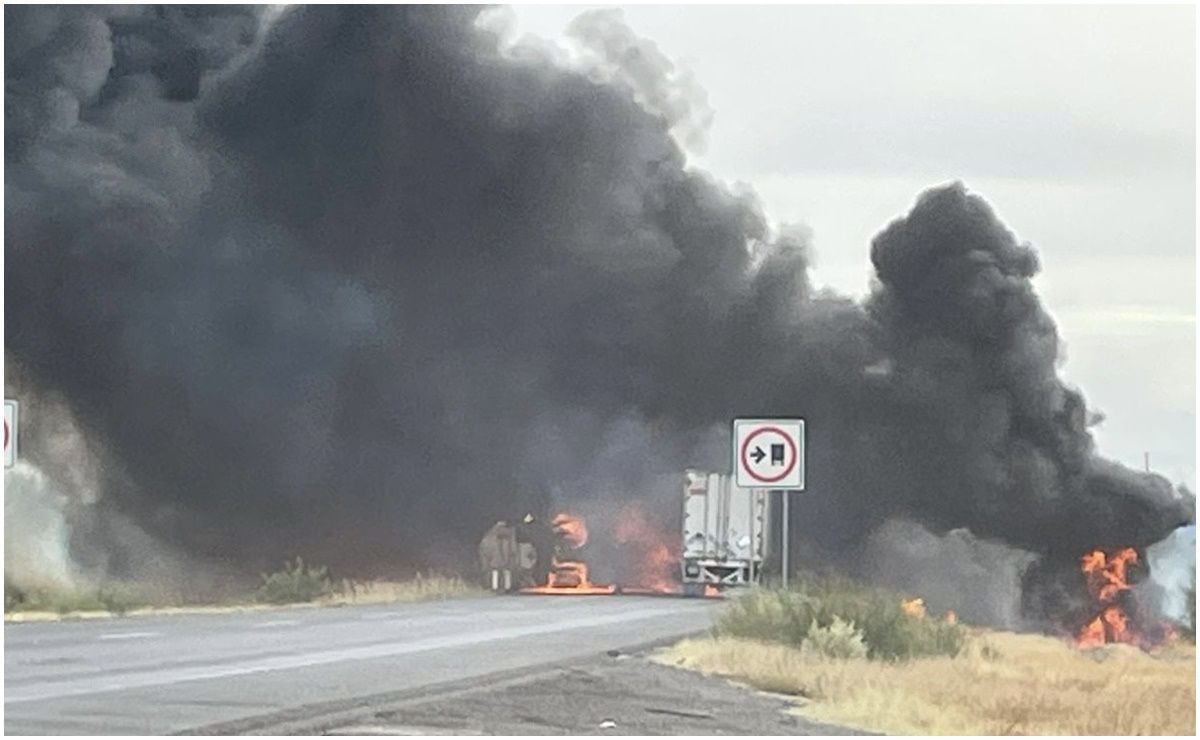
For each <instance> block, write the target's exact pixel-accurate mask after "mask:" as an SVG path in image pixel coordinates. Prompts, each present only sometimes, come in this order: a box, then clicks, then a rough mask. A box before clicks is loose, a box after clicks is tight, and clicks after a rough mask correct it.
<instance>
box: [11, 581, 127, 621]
mask: <svg viewBox="0 0 1200 740" xmlns="http://www.w3.org/2000/svg"><path fill="white" fill-rule="evenodd" d="M142 604H143V600H142V599H140V598H138V597H137V595H136V594H135V593H134V592H132V591H130V590H129V589H127V588H125V587H123V586H120V585H117V584H110V585H106V586H103V587H100V588H97V589H94V590H93V589H90V588H89V589H82V588H69V587H61V588H58V587H46V588H24V587H21V586H17V585H16V584H13V583H11V582H9V581H8V580H7V579H6V580H5V582H4V611H6V612H15V611H37V612H55V613H57V614H70V613H72V612H112V613H113V614H124V613H125V612H127V611H129V610H131V609H133V608H135V607H138V606H141V605H142Z"/></svg>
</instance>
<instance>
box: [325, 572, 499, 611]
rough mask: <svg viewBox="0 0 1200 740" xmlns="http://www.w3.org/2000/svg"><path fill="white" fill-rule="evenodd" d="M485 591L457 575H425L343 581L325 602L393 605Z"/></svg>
mask: <svg viewBox="0 0 1200 740" xmlns="http://www.w3.org/2000/svg"><path fill="white" fill-rule="evenodd" d="M483 593H485V592H484V590H483V589H482V588H480V587H478V586H476V585H474V584H471V583H468V582H467V581H464V580H463V579H462V578H459V577H458V576H445V575H437V574H430V575H422V574H420V573H418V574H417V575H416V576H414V577H413V578H411V579H409V580H407V581H353V580H349V579H347V580H343V581H341V582H340V583H339V584H338V587H337V589H336V590H335V591H334V592H333V594H331V595H330V596H329V597H328V598H327V599H325V601H326V602H327V603H334V604H392V603H404V602H413V601H437V600H441V599H455V598H461V597H464V596H478V595H480V594H483Z"/></svg>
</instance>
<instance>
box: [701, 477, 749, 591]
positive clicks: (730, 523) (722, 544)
mask: <svg viewBox="0 0 1200 740" xmlns="http://www.w3.org/2000/svg"><path fill="white" fill-rule="evenodd" d="M686 476H687V478H686V482H685V483H684V489H683V548H682V552H683V555H682V558H681V560H682V563H681V567H682V569H683V583H684V587H685V588H688V589H689V590H694V589H697V588H699V589H703V588H704V586H706V585H713V586H742V585H746V584H749V583H756V582H758V580H759V578H760V577H761V573H762V567H763V561H764V560H765V559H766V553H767V548H768V541H769V539H770V531H771V529H770V524H771V523H770V506H769V497H768V496H767V489H765V488H750V489H744V488H738V487H737V486H735V485H734V482H733V478H732V476H729V475H724V474H721V473H706V472H703V471H699V470H688V471H686Z"/></svg>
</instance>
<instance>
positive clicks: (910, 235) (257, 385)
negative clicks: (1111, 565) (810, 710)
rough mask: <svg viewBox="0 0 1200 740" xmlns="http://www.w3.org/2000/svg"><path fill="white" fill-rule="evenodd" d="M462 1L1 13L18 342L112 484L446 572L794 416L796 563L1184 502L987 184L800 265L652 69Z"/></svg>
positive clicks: (321, 547)
mask: <svg viewBox="0 0 1200 740" xmlns="http://www.w3.org/2000/svg"><path fill="white" fill-rule="evenodd" d="M477 13H478V9H475V8H445V7H391V8H385V7H372V8H363V7H354V8H351V7H301V8H296V9H291V10H288V11H286V12H284V13H283V14H282V15H281V16H279V17H278V18H275V17H274V16H269V15H265V14H264V12H263V11H259V10H253V9H242V8H236V7H223V6H205V7H204V8H191V7H169V8H149V7H141V8H135V9H123V8H122V9H116V8H102V9H94V8H83V7H70V8H54V7H14V6H7V7H6V8H5V21H6V26H5V28H6V34H5V42H6V44H5V47H6V48H5V63H6V75H7V77H6V80H5V94H6V103H7V105H6V142H5V143H6V151H5V159H6V163H7V170H6V181H5V184H6V191H5V192H6V195H5V214H6V221H5V238H6V247H5V250H6V251H5V256H6V271H7V273H6V286H7V298H6V305H5V310H6V312H7V317H8V321H7V325H6V335H5V347H6V351H7V356H8V360H7V363H9V366H10V367H12V368H19V369H20V377H22V378H29V379H30V380H29V384H30V387H36V388H37V389H38V390H48V391H53V392H54V393H57V394H61V395H62V396H63V397H64V398H66V399H67V400H68V402H69V405H70V407H71V412H72V413H73V414H74V417H75V419H76V420H77V423H78V425H79V426H80V428H81V429H82V431H83V433H84V434H85V435H86V436H87V437H88V438H89V439H91V440H94V441H95V444H97V445H98V446H99V447H100V448H101V449H102V459H103V461H104V464H103V465H102V466H100V467H101V469H102V471H103V472H102V481H101V488H102V489H103V491H104V495H103V496H102V497H100V499H99V501H98V502H97V503H96V504H94V508H95V509H96V511H97V512H103V511H113V512H119V513H120V514H121V515H122V516H125V517H129V518H131V519H132V520H134V521H136V522H137V523H138V524H139V525H140V526H141V527H143V528H144V529H145V530H146V531H148V532H150V533H152V534H153V535H154V536H156V537H158V538H160V539H161V540H162V541H164V542H167V543H170V544H171V545H173V546H175V547H177V548H179V549H181V550H183V551H186V552H189V553H192V554H193V555H195V556H196V557H198V558H208V559H220V560H224V561H227V562H232V563H241V564H245V565H247V566H250V565H260V564H262V563H263V562H269V561H277V560H278V559H279V558H281V557H283V556H284V555H286V554H290V553H295V552H302V553H303V554H305V555H308V556H310V557H312V558H321V559H323V560H326V561H328V562H333V563H335V564H343V565H346V566H347V567H350V566H353V567H356V568H360V569H362V568H369V567H372V566H379V567H389V566H394V565H397V564H403V565H407V566H417V565H420V566H429V565H438V564H442V563H445V562H447V561H451V562H454V561H456V560H457V561H461V560H462V559H464V558H467V557H470V554H471V553H472V552H473V543H474V541H475V540H476V538H477V537H478V536H479V534H480V533H481V532H482V531H484V530H485V529H486V528H487V526H488V525H490V524H491V523H492V522H493V521H495V520H496V519H497V518H502V517H511V516H515V515H519V512H520V510H522V509H526V508H535V507H538V506H545V505H546V504H547V502H548V501H550V500H551V499H556V500H578V499H587V498H593V499H594V498H603V497H605V496H613V497H626V498H628V497H633V496H639V495H646V492H647V490H648V489H649V488H652V487H657V486H659V485H660V484H661V483H662V481H671V483H670V485H668V486H667V488H669V489H671V490H674V488H676V487H677V486H676V482H677V481H678V476H679V472H680V471H681V470H682V469H683V468H684V467H685V466H688V465H693V466H701V467H703V466H707V467H711V468H717V469H720V468H724V467H726V466H727V465H728V460H727V459H726V456H727V452H726V450H727V446H726V437H724V435H725V434H727V431H726V429H727V424H728V421H729V419H731V418H732V417H734V416H738V415H745V416H754V415H774V416H790V415H797V416H803V417H805V418H806V419H808V422H809V429H810V432H809V437H810V449H809V461H808V470H809V477H808V480H809V486H810V488H811V491H810V492H809V493H808V494H806V498H805V500H804V506H803V511H802V513H798V514H797V521H796V528H795V530H794V531H795V532H796V533H797V535H796V536H797V538H798V539H799V540H801V541H802V542H803V543H804V545H805V547H806V548H808V549H809V550H810V551H811V552H812V553H814V557H815V556H820V557H825V558H831V559H834V560H835V561H837V562H840V563H845V564H851V563H853V562H854V559H855V558H858V557H860V555H861V554H862V548H863V545H864V538H865V537H866V536H867V535H868V534H869V533H870V532H872V531H874V530H876V529H877V528H878V527H879V525H882V524H883V523H885V522H887V521H889V520H891V519H897V518H903V519H908V520H913V521H916V522H919V523H920V524H922V525H924V526H925V527H927V528H929V529H931V530H934V531H948V530H951V529H954V528H965V529H968V530H970V532H972V533H973V534H974V535H975V536H977V537H981V538H987V539H994V540H999V541H1002V542H1005V543H1009V544H1011V545H1013V546H1016V547H1019V548H1022V549H1024V550H1028V551H1031V552H1034V553H1038V554H1043V555H1048V556H1051V558H1075V557H1077V556H1078V555H1079V553H1080V552H1081V551H1082V550H1083V549H1084V548H1087V547H1092V546H1105V545H1122V546H1125V545H1130V546H1137V547H1144V546H1146V545H1148V544H1150V543H1153V542H1155V541H1158V540H1160V539H1162V538H1163V537H1164V536H1166V535H1167V534H1168V533H1169V532H1170V531H1171V530H1172V529H1173V528H1175V527H1178V526H1179V525H1181V524H1184V523H1186V522H1189V521H1191V520H1192V519H1193V517H1194V503H1193V500H1192V499H1191V497H1190V496H1188V495H1181V494H1179V493H1177V492H1176V491H1175V490H1174V489H1173V488H1172V486H1171V485H1170V484H1169V483H1168V482H1167V481H1166V480H1164V479H1162V478H1161V477H1159V476H1156V475H1146V474H1141V473H1136V472H1133V471H1131V470H1128V469H1126V468H1123V467H1121V466H1119V465H1116V464H1114V463H1112V462H1109V461H1106V460H1104V459H1102V458H1100V457H1098V456H1097V455H1096V453H1095V451H1094V449H1093V445H1092V438H1091V436H1090V434H1089V432H1088V429H1087V423H1088V411H1087V408H1086V405H1085V403H1084V400H1083V397H1082V395H1081V394H1080V393H1079V392H1078V391H1077V390H1074V389H1071V388H1068V387H1066V386H1065V385H1064V384H1063V382H1062V381H1061V380H1060V379H1059V378H1058V376H1057V373H1056V360H1057V358H1058V337H1057V333H1056V330H1055V326H1054V323H1053V321H1052V319H1051V318H1050V317H1049V316H1048V315H1047V313H1046V312H1045V310H1044V309H1043V308H1042V306H1041V304H1040V302H1039V300H1038V298H1037V296H1036V295H1035V293H1034V291H1033V288H1032V286H1031V283H1030V278H1031V277H1032V276H1033V275H1034V274H1035V272H1036V270H1037V260H1036V256H1035V254H1034V252H1033V250H1032V249H1031V248H1030V247H1029V246H1028V245H1024V244H1021V243H1019V242H1018V241H1017V240H1016V238H1015V237H1014V236H1013V234H1012V233H1010V232H1009V231H1008V230H1007V229H1006V228H1005V227H1004V226H1003V225H1002V224H1001V223H1000V222H999V221H998V219H997V218H996V216H995V215H994V214H993V212H992V210H991V208H990V207H989V206H988V205H987V204H986V203H985V202H984V201H983V200H982V199H980V198H979V197H978V196H976V195H973V194H971V193H969V192H968V191H967V190H966V189H965V188H964V187H963V186H962V185H959V184H954V185H950V186H945V187H939V188H935V189H933V190H930V191H928V192H926V193H924V194H923V195H921V196H920V198H919V199H918V201H917V203H916V205H915V206H914V207H913V209H912V211H911V212H910V213H909V214H908V215H907V216H905V217H903V218H901V219H898V220H897V221H895V222H894V223H892V224H891V225H889V226H888V227H887V228H886V229H885V230H884V231H883V232H882V233H880V234H879V236H878V237H876V239H875V240H874V242H873V244H872V246H871V256H872V260H873V262H874V264H875V268H876V274H877V277H878V282H877V284H876V285H875V286H874V288H873V290H872V293H871V296H870V297H869V299H868V300H867V301H866V302H865V304H859V303H856V302H854V301H852V300H850V299H846V298H840V297H837V296H834V295H831V294H829V293H827V292H816V291H814V290H813V289H812V288H811V287H810V284H809V282H808V278H807V272H806V270H807V245H806V242H805V238H804V237H803V235H802V234H801V233H799V232H791V231H784V232H783V233H776V232H775V231H774V230H773V229H771V228H770V227H769V226H768V222H767V220H766V218H765V217H764V215H763V214H762V213H761V211H760V209H759V207H758V204H757V202H756V200H755V199H754V198H753V196H752V195H747V194H744V193H735V192H732V191H731V190H729V189H728V188H726V187H725V186H723V185H722V184H720V183H719V182H717V181H716V180H714V179H713V178H712V177H710V176H708V175H707V174H705V173H703V172H700V171H697V170H695V169H692V168H689V167H687V166H686V162H685V156H684V154H683V153H682V151H681V150H680V148H679V146H678V145H677V144H676V141H675V139H674V138H673V137H672V136H671V135H670V133H669V131H670V129H671V128H672V127H676V128H678V127H679V125H680V122H681V121H682V120H684V119H685V118H686V116H687V106H686V104H685V103H684V102H681V101H684V100H686V99H687V98H688V96H687V95H675V96H671V95H667V94H666V93H665V92H664V90H666V89H667V88H666V87H664V85H665V84H666V83H664V82H663V81H662V79H655V80H646V79H645V78H646V77H647V76H650V77H653V76H654V75H655V74H660V75H669V74H670V73H671V70H670V69H669V67H670V65H669V64H664V63H662V60H659V59H652V60H650V61H651V62H652V63H647V64H639V65H634V66H629V65H628V64H625V63H624V62H628V60H624V62H622V60H611V61H612V64H611V66H612V68H614V69H621V70H623V72H622V73H621V74H611V75H608V76H607V77H606V76H605V75H604V74H600V73H596V74H589V73H585V72H584V71H581V70H578V69H570V68H568V67H566V66H564V65H563V64H561V63H559V62H557V61H555V60H554V59H553V58H552V57H553V55H552V54H549V53H546V52H541V51H538V50H537V49H535V48H532V47H528V46H517V47H509V46H507V45H506V44H504V43H502V40H501V38H500V37H499V36H498V35H497V34H495V33H493V32H489V31H486V30H483V28H482V27H481V26H480V25H479V24H477V23H476V15H477ZM575 32H576V33H577V34H582V35H584V36H586V35H587V34H589V33H598V34H603V35H604V38H597V39H592V40H591V43H590V47H591V49H592V50H593V52H594V53H595V54H603V53H604V50H605V49H609V50H613V49H616V50H617V51H620V50H622V49H624V50H626V51H627V50H628V49H630V48H633V49H636V48H637V44H636V43H635V41H632V40H630V37H629V36H628V34H625V33H621V32H617V31H615V30H614V26H613V24H612V23H611V19H608V20H607V21H605V22H591V23H579V24H576V27H575ZM614 39H615V40H616V41H619V42H620V43H616V42H615V41H614ZM622 53H624V52H622ZM664 79H665V78H664ZM638 85H642V86H643V88H644V89H642V90H638V89H635V88H636V87H637V86H638ZM647 90H649V91H650V92H647ZM650 98H656V99H658V98H661V99H669V100H670V101H671V102H670V105H669V106H668V107H669V108H670V111H669V112H668V113H663V112H654V111H653V109H654V106H653V105H647V102H646V101H647V100H648V99H650ZM703 115H706V112H705V111H701V117H703ZM684 128H687V127H684ZM7 390H8V391H9V392H10V393H16V394H18V395H19V394H20V392H21V388H18V387H13V388H9V389H7ZM30 423H31V424H34V425H36V420H30ZM27 452H28V454H29V455H30V457H31V458H32V459H33V461H34V462H35V463H37V464H38V465H40V466H41V467H42V468H43V469H44V470H47V471H51V473H52V472H53V471H55V470H64V469H68V468H70V465H71V461H70V460H63V459H53V458H52V457H51V456H49V455H48V454H47V453H46V452H45V451H39V450H38V449H28V450H27ZM97 515H99V514H97ZM113 546H114V547H116V546H119V543H113Z"/></svg>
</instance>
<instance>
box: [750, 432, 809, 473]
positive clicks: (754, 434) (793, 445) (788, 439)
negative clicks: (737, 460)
mask: <svg viewBox="0 0 1200 740" xmlns="http://www.w3.org/2000/svg"><path fill="white" fill-rule="evenodd" d="M767 432H775V433H776V434H778V435H779V436H780V437H783V439H784V440H785V441H786V442H787V443H788V447H790V448H791V449H792V462H791V463H790V464H789V465H788V466H787V467H786V468H784V470H783V472H782V473H780V474H779V475H777V476H775V477H774V478H764V477H762V476H761V475H758V474H757V473H755V472H754V470H753V469H752V468H751V467H750V465H749V463H748V462H747V460H746V450H748V449H749V448H750V440H752V439H754V438H755V437H757V436H758V435H760V434H766V433H767ZM798 457H799V456H798V455H797V453H796V442H795V440H793V439H792V438H791V437H790V436H789V435H788V433H787V432H785V431H783V430H782V429H780V428H779V427H763V428H762V429H755V430H754V431H753V432H751V433H750V434H749V435H748V436H747V437H746V440H745V441H744V442H742V452H741V459H742V467H744V468H745V469H746V472H747V473H749V474H750V477H751V478H753V479H754V480H756V481H759V482H760V483H774V482H776V481H781V480H783V479H784V478H786V477H788V474H789V473H791V472H792V468H794V467H796V459H797V458H798Z"/></svg>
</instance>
